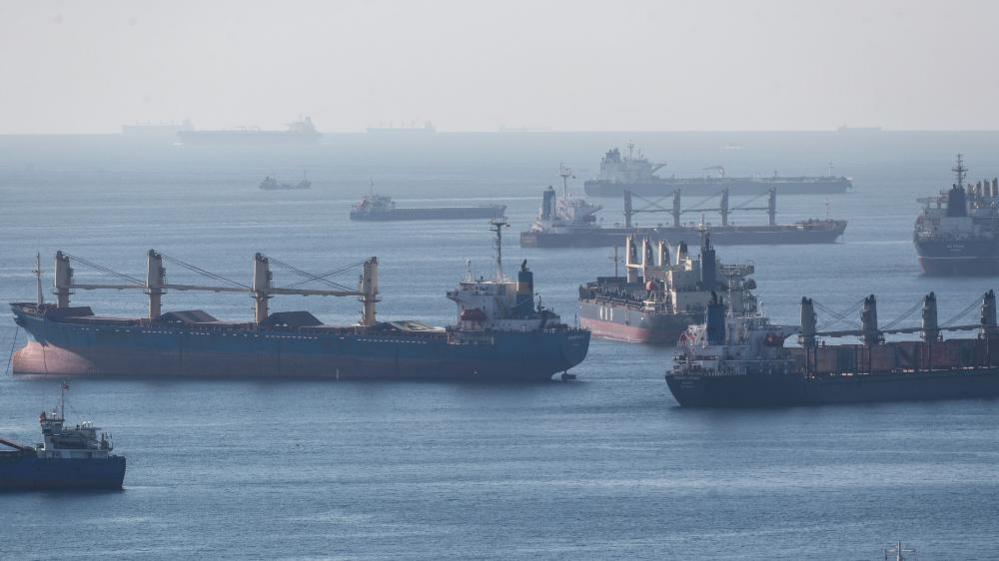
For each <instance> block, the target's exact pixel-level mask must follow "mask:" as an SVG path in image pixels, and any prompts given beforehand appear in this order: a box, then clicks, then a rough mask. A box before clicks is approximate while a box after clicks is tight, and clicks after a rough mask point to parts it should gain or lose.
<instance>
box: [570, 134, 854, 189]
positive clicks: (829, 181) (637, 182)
mask: <svg viewBox="0 0 999 561" xmlns="http://www.w3.org/2000/svg"><path fill="white" fill-rule="evenodd" d="M665 166H666V164H653V163H652V162H650V161H649V160H648V158H646V157H645V156H643V155H642V154H641V152H638V153H636V152H635V145H634V144H628V153H627V154H626V155H622V154H621V151H620V150H619V149H617V148H612V149H611V150H609V151H608V152H607V153H606V154H604V157H603V159H602V160H600V175H599V176H598V177H596V178H594V179H590V180H587V181H586V183H585V184H584V188H585V191H586V194H587V195H590V196H591V197H620V196H621V195H623V194H624V192H625V191H631V192H632V193H634V194H636V195H642V196H654V197H666V196H669V195H671V194H672V193H673V192H674V191H677V190H680V191H683V192H684V194H687V195H704V196H707V195H714V194H715V193H717V192H718V190H719V189H729V190H730V191H731V192H732V194H733V195H759V194H762V193H767V192H768V191H770V190H771V189H776V190H778V191H779V192H780V193H781V194H782V195H788V194H814V193H845V192H846V191H847V189H850V188H851V187H853V182H852V181H851V180H850V178H848V177H842V176H840V177H835V176H833V175H832V167H831V166H830V170H829V175H828V176H825V177H782V176H779V175H777V172H774V174H773V176H771V177H727V176H726V175H725V169H724V168H722V167H721V166H712V167H710V168H705V171H712V172H715V173H716V174H717V175H714V176H705V177H675V176H674V177H659V176H658V175H656V172H657V171H659V170H660V169H662V168H663V167H665Z"/></svg>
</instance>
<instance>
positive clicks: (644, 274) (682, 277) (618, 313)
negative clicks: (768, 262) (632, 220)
mask: <svg viewBox="0 0 999 561" xmlns="http://www.w3.org/2000/svg"><path fill="white" fill-rule="evenodd" d="M654 245H655V255H654V257H653V244H652V243H650V242H649V240H648V239H643V240H642V242H641V244H640V246H641V250H639V244H637V243H635V239H634V238H633V237H630V236H629V237H628V238H627V239H626V240H625V265H624V266H625V271H626V276H618V275H617V272H616V271H615V273H614V276H613V277H598V278H597V280H596V281H594V282H589V283H586V284H585V285H583V286H580V287H579V322H580V325H581V326H582V327H584V328H586V329H589V330H590V331H591V332H592V333H593V336H594V337H599V338H602V339H610V340H614V341H623V342H627V343H649V344H655V345H676V343H677V340H678V339H679V338H680V335H681V334H682V333H683V332H684V331H686V330H687V327H689V326H690V325H693V324H698V323H703V322H704V310H705V309H706V306H707V304H708V302H709V300H710V298H711V294H712V293H714V292H716V291H722V290H727V291H728V293H729V294H732V295H733V297H734V302H733V307H734V308H735V309H736V310H737V311H738V313H742V314H747V313H755V311H756V306H757V303H756V297H755V296H754V295H753V294H752V292H751V290H752V289H753V288H755V287H756V283H755V281H753V279H751V278H749V275H751V274H753V266H752V265H722V264H721V263H719V262H718V259H717V258H716V257H715V250H714V248H713V247H712V246H711V240H710V239H709V237H708V236H707V235H705V236H704V240H703V241H702V243H701V254H700V258H699V259H695V258H694V257H692V256H690V255H688V252H687V244H686V243H684V242H680V244H679V245H678V246H677V247H676V249H675V261H674V260H671V259H670V247H669V244H667V243H666V242H664V241H659V242H657V243H656V244H654ZM639 251H640V252H641V255H642V258H641V259H639V258H638V253H639ZM616 264H617V258H616V256H615V269H616Z"/></svg>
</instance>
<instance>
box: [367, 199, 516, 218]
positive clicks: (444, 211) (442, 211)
mask: <svg viewBox="0 0 999 561" xmlns="http://www.w3.org/2000/svg"><path fill="white" fill-rule="evenodd" d="M505 212H506V205H483V206H473V207H433V208H431V207H422V208H399V207H397V206H396V204H395V201H393V200H392V198H391V197H387V196H385V195H376V194H374V193H370V194H368V195H365V197H364V198H363V199H361V202H359V203H357V204H356V205H354V208H353V209H351V211H350V219H351V220H368V221H389V220H472V219H491V218H501V217H502V216H503V214H504V213H505Z"/></svg>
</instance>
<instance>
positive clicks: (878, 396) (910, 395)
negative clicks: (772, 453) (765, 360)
mask: <svg viewBox="0 0 999 561" xmlns="http://www.w3.org/2000/svg"><path fill="white" fill-rule="evenodd" d="M666 382H667V384H668V385H669V389H670V391H671V392H672V393H673V397H675V398H676V400H677V402H679V403H680V405H682V406H684V407H731V408H734V407H741V408H748V407H786V406H793V405H823V404H837V403H866V402H890V401H927V400H939V399H968V398H994V397H999V368H995V367H991V368H968V369H956V370H944V371H934V372H916V373H914V372H908V373H886V374H855V375H828V376H816V377H809V376H804V375H802V374H762V373H761V374H752V375H744V376H718V375H706V376H694V375H673V374H667V375H666Z"/></svg>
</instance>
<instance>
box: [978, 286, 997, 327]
mask: <svg viewBox="0 0 999 561" xmlns="http://www.w3.org/2000/svg"><path fill="white" fill-rule="evenodd" d="M981 324H982V335H983V336H985V335H992V334H994V333H995V329H996V293H995V291H993V290H991V289H990V290H989V291H988V292H986V293H985V296H984V297H983V298H982V320H981Z"/></svg>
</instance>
